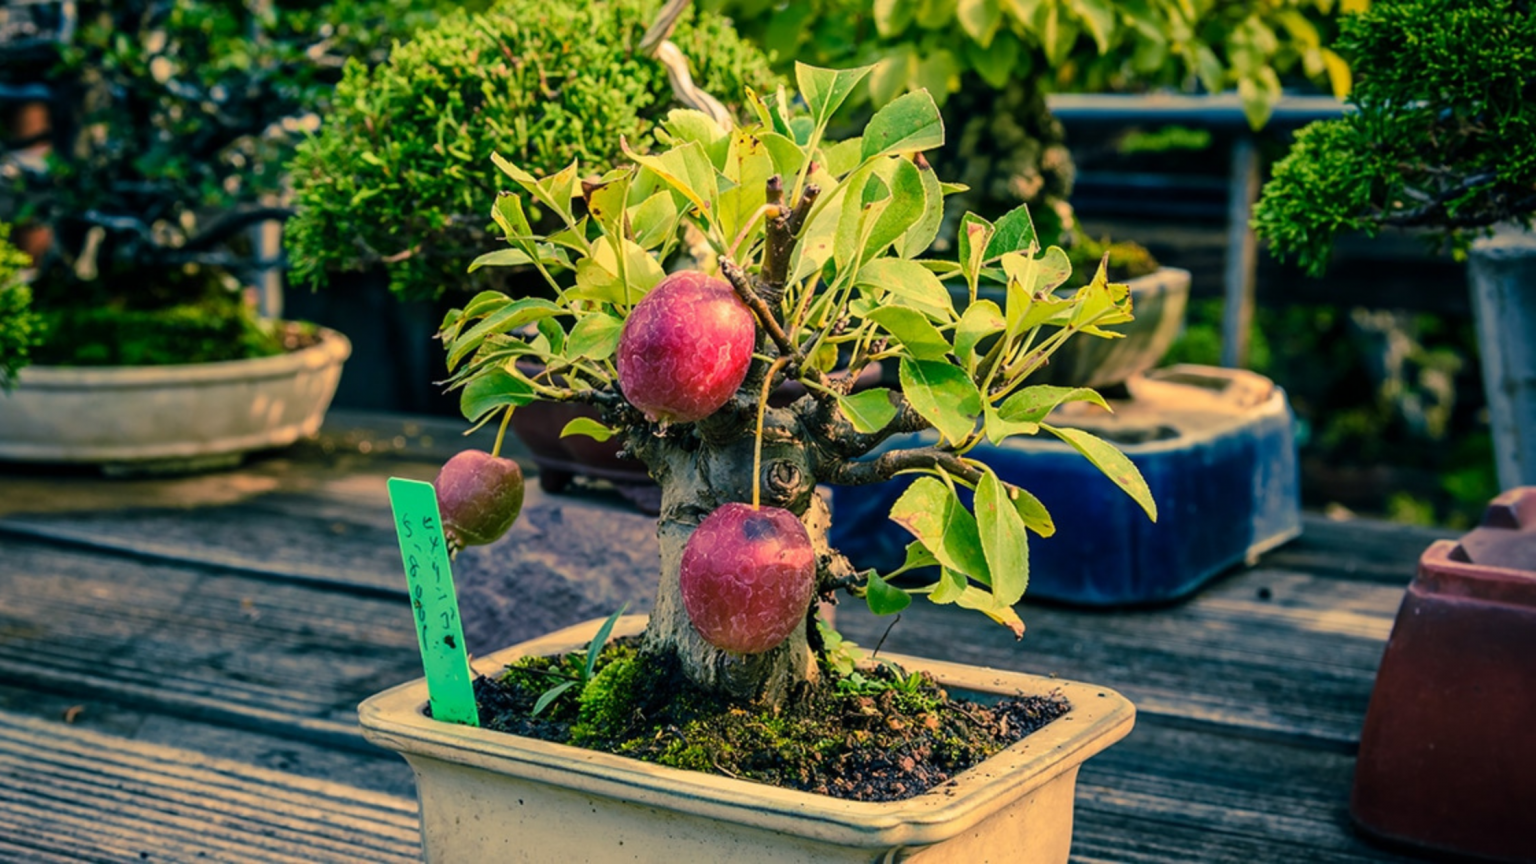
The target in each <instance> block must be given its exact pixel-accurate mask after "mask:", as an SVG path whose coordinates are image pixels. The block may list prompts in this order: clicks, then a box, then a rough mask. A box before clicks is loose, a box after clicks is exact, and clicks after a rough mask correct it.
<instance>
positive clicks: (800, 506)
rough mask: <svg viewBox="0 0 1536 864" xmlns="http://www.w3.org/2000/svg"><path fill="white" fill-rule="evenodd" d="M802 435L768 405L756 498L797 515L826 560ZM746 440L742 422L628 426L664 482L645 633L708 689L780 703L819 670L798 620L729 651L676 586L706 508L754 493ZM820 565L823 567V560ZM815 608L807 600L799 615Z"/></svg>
mask: <svg viewBox="0 0 1536 864" xmlns="http://www.w3.org/2000/svg"><path fill="white" fill-rule="evenodd" d="M810 442H811V437H810V436H809V435H807V434H805V432H804V430H803V429H802V428H801V423H800V419H799V417H798V415H797V414H796V413H795V412H793V411H791V410H789V409H778V408H775V409H769V411H768V412H767V414H766V417H765V422H764V430H763V457H762V485H761V502H762V504H763V505H764V506H773V507H782V508H784V509H786V510H789V511H790V512H791V513H794V514H795V515H796V516H798V517H800V519H801V521H802V522H803V523H804V524H805V526H806V530H807V532H808V533H809V534H810V537H811V543H812V546H813V548H815V549H816V551H817V555H818V560H819V561H821V562H823V564H825V562H827V561H830V560H832V559H833V558H834V557H835V556H833V555H832V554H831V552H830V550H829V548H828V546H827V529H828V527H829V526H830V524H831V520H830V511H829V510H828V508H827V505H826V502H824V501H823V500H822V499H821V498H820V496H818V495H817V494H816V491H815V485H816V480H815V475H814V471H813V464H814V463H813V461H812V457H813V453H812V451H811V447H812V444H811V443H810ZM753 446H754V436H753V432H752V428H751V426H750V424H748V423H745V422H737V423H735V424H733V425H732V428H730V429H727V430H720V434H719V435H718V437H712V436H711V435H710V434H709V430H703V431H701V430H700V429H698V428H686V427H685V428H682V429H678V430H673V431H669V432H667V433H666V435H665V436H662V437H658V436H656V435H653V434H651V433H649V432H646V431H643V430H640V431H636V432H635V433H633V434H632V436H631V440H630V448H631V449H632V450H633V451H634V452H635V453H636V455H638V456H639V457H640V458H641V459H643V460H644V461H645V462H646V464H647V466H648V467H649V468H650V471H651V475H652V476H653V477H655V478H656V481H657V482H658V483H660V484H661V490H662V499H661V517H660V519H659V520H658V523H657V536H658V538H659V539H660V541H661V581H660V585H659V587H658V590H657V595H656V608H655V611H653V612H652V613H651V621H650V626H649V627H648V628H647V630H646V633H645V640H646V643H647V645H648V646H649V647H651V648H652V649H655V650H660V651H665V652H669V653H671V654H673V655H674V656H676V657H677V659H678V660H679V661H680V663H681V666H682V669H683V671H684V673H685V674H686V675H687V676H688V678H689V679H690V680H691V681H693V682H694V683H695V684H697V685H699V686H700V687H702V688H704V689H706V690H711V691H714V692H717V693H722V694H725V695H728V696H729V697H731V698H733V699H737V700H741V701H754V702H760V703H765V704H768V705H780V704H783V703H784V702H786V701H787V700H788V699H790V698H792V697H793V696H794V694H795V693H796V691H797V690H798V689H799V688H800V687H801V685H804V684H808V683H810V682H813V681H814V680H815V679H816V676H817V665H816V658H815V656H814V653H813V652H812V650H811V647H810V642H809V641H808V637H807V632H806V624H805V623H802V624H801V626H799V627H798V628H796V629H795V631H794V633H792V634H791V635H790V637H789V639H788V640H786V641H785V643H784V644H782V645H780V646H779V647H777V648H774V649H772V650H770V651H767V652H764V653H762V654H756V655H734V654H730V653H727V652H725V651H721V650H720V649H718V648H715V647H714V646H713V645H710V644H709V643H707V642H705V641H704V640H703V638H701V637H700V636H699V633H698V631H697V630H695V629H694V627H693V624H692V622H690V621H689V619H688V612H687V610H686V609H684V608H683V601H682V595H681V593H680V591H679V587H678V568H679V565H680V563H681V561H682V555H683V547H684V546H685V545H686V544H687V542H688V538H689V537H690V536H691V535H692V534H693V531H694V529H695V528H697V527H698V525H699V523H700V522H701V521H702V520H703V519H704V517H706V516H708V515H709V514H710V513H711V512H713V511H714V510H715V508H717V507H719V506H720V505H722V504H726V503H729V502H732V501H741V502H750V501H751V500H752V464H753ZM818 569H819V570H820V571H822V572H823V573H825V572H826V567H825V566H823V567H821V568H818ZM819 587H820V586H818V589H819ZM818 593H819V590H818ZM815 610H816V604H815V602H812V604H811V609H810V610H809V611H808V613H807V616H806V618H807V621H809V620H811V619H812V618H813V617H814V615H815Z"/></svg>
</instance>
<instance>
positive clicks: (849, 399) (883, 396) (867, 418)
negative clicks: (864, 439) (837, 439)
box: [837, 387, 896, 434]
mask: <svg viewBox="0 0 1536 864" xmlns="http://www.w3.org/2000/svg"><path fill="white" fill-rule="evenodd" d="M837 406H838V408H839V409H840V410H841V411H842V412H843V416H844V417H847V418H848V422H849V424H851V425H852V426H853V428H854V431H856V432H862V433H865V434H868V433H870V432H878V431H880V430H881V429H884V428H885V424H887V423H889V422H891V420H892V419H894V418H895V417H896V406H895V405H894V404H892V403H891V391H890V389H889V388H886V387H873V388H871V389H869V390H862V391H860V392H858V393H854V394H852V395H851V396H839V397H837Z"/></svg>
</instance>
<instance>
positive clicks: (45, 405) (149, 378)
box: [0, 329, 352, 472]
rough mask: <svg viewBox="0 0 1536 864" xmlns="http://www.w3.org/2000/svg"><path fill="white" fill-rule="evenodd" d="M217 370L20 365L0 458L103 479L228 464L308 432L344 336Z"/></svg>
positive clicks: (322, 407) (332, 382) (324, 404)
mask: <svg viewBox="0 0 1536 864" xmlns="http://www.w3.org/2000/svg"><path fill="white" fill-rule="evenodd" d="M320 336H321V338H320V341H319V342H318V343H317V344H315V345H312V346H310V347H308V348H303V349H300V350H298V351H292V352H289V353H286V354H280V355H277V356H274V357H260V358H256V359H253V360H232V361H227V362H219V363H191V364H184V365H171V366H97V367H90V366H81V367H69V366H28V367H26V368H24V369H22V370H21V372H20V373H19V374H18V375H17V386H16V388H15V389H14V390H12V391H11V392H9V393H6V392H3V391H0V459H8V460H14V461H22V462H83V463H94V464H99V465H102V466H103V467H104V468H106V469H107V470H109V471H113V472H138V471H181V470H201V469H204V468H212V467H221V466H229V465H234V464H237V463H239V461H240V460H241V458H243V456H244V454H246V453H247V452H250V451H252V450H261V449H266V448H272V447H282V446H285V445H288V444H292V443H293V442H295V441H297V440H299V438H301V437H307V436H310V435H314V434H315V433H316V432H318V431H319V430H320V422H321V420H322V419H323V418H324V416H325V411H326V408H328V407H329V406H330V403H331V396H332V394H334V393H335V392H336V382H337V380H338V379H339V378H340V377H341V365H342V362H343V361H345V360H346V359H347V355H348V354H349V353H350V352H351V350H352V348H351V344H350V343H349V342H348V341H347V338H346V337H345V336H343V335H341V334H340V333H337V332H335V331H334V330H325V329H322V330H321V331H320Z"/></svg>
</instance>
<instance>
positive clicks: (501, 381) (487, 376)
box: [459, 368, 538, 423]
mask: <svg viewBox="0 0 1536 864" xmlns="http://www.w3.org/2000/svg"><path fill="white" fill-rule="evenodd" d="M537 398H538V397H537V396H535V395H534V392H533V385H532V384H529V383H528V382H527V381H525V380H523V379H522V378H521V377H519V376H517V375H513V374H512V373H511V372H508V371H507V370H506V369H503V368H495V369H488V370H486V371H485V372H483V373H481V374H480V375H479V376H478V377H476V378H473V379H471V380H470V382H469V383H468V384H466V385H464V390H463V392H461V393H460V394H459V411H460V412H462V413H463V414H464V417H465V419H467V420H469V421H470V422H471V423H473V422H474V421H476V420H479V419H480V418H481V417H484V416H485V415H487V414H489V413H491V412H492V411H495V410H496V409H498V408H503V407H506V406H507V405H513V406H521V405H527V404H528V403H530V402H533V401H534V400H535V399H537Z"/></svg>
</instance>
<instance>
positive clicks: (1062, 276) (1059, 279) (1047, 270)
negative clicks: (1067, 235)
mask: <svg viewBox="0 0 1536 864" xmlns="http://www.w3.org/2000/svg"><path fill="white" fill-rule="evenodd" d="M1039 261H1040V269H1039V271H1038V273H1037V275H1036V277H1035V284H1034V287H1033V288H1030V290H1031V291H1034V292H1035V293H1039V292H1041V291H1055V290H1056V289H1057V288H1059V287H1061V284H1062V283H1063V282H1066V281H1067V280H1068V279H1069V278H1071V276H1072V259H1071V258H1068V257H1067V253H1066V252H1064V251H1062V248H1061V247H1060V246H1052V247H1050V248H1049V249H1046V250H1045V254H1044V255H1041V256H1040V259H1039ZM1026 287H1029V286H1026Z"/></svg>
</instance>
